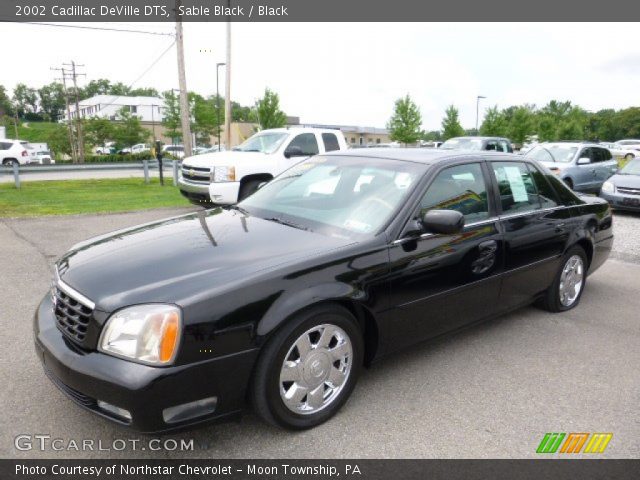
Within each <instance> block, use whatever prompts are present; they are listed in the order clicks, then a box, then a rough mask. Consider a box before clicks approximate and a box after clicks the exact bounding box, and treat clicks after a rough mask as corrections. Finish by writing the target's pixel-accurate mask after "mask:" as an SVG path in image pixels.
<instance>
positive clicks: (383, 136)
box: [301, 124, 391, 147]
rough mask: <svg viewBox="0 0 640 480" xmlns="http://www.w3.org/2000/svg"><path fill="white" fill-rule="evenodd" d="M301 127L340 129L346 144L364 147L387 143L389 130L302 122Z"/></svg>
mask: <svg viewBox="0 0 640 480" xmlns="http://www.w3.org/2000/svg"><path fill="white" fill-rule="evenodd" d="M301 126H303V127H316V128H332V129H335V130H340V131H341V132H342V133H343V135H344V138H345V139H346V140H347V144H348V145H351V146H353V147H366V146H372V145H379V144H381V143H389V142H390V141H391V139H390V138H389V130H387V129H386V128H376V127H358V126H355V125H319V124H304V125H301Z"/></svg>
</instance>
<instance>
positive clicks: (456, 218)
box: [422, 210, 464, 235]
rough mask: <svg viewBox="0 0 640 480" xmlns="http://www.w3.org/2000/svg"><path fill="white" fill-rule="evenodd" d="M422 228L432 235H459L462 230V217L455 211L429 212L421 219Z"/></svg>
mask: <svg viewBox="0 0 640 480" xmlns="http://www.w3.org/2000/svg"><path fill="white" fill-rule="evenodd" d="M422 226H423V227H424V229H425V230H426V231H428V232H433V233H444V234H449V235H450V234H453V233H460V232H461V231H462V229H463V228H464V216H463V215H462V214H461V213H460V212H458V211H456V210H429V211H428V212H427V213H425V214H424V216H423V217H422Z"/></svg>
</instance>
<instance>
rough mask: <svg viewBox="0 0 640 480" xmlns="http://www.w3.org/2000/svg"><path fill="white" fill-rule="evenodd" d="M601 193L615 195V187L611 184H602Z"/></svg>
mask: <svg viewBox="0 0 640 480" xmlns="http://www.w3.org/2000/svg"><path fill="white" fill-rule="evenodd" d="M602 191H603V192H604V193H615V191H616V186H615V185H614V184H613V183H611V182H604V183H603V184H602Z"/></svg>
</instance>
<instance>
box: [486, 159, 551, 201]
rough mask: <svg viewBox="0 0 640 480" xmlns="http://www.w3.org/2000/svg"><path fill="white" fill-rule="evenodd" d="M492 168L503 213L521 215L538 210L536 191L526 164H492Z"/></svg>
mask: <svg viewBox="0 0 640 480" xmlns="http://www.w3.org/2000/svg"><path fill="white" fill-rule="evenodd" d="M492 168H493V171H494V173H495V176H496V180H497V181H498V189H499V191H500V203H501V205H502V212H503V213H505V214H513V213H521V212H528V211H532V210H536V209H538V208H540V201H539V200H538V190H537V189H536V186H535V183H534V181H533V177H532V175H531V172H530V171H529V169H528V168H527V165H526V164H524V163H521V162H493V163H492Z"/></svg>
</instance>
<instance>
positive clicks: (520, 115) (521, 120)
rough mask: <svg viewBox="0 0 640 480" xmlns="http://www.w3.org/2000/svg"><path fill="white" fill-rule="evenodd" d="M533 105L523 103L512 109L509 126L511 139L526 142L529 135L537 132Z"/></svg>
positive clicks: (516, 141) (515, 141)
mask: <svg viewBox="0 0 640 480" xmlns="http://www.w3.org/2000/svg"><path fill="white" fill-rule="evenodd" d="M533 108H534V107H532V106H531V105H522V106H519V107H515V108H514V109H513V110H512V115H511V119H510V120H509V128H508V130H507V132H508V137H509V139H510V140H511V141H512V142H514V143H520V144H522V143H524V142H525V140H526V138H527V136H529V135H532V134H533V133H535V129H536V128H535V118H534V115H533Z"/></svg>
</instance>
